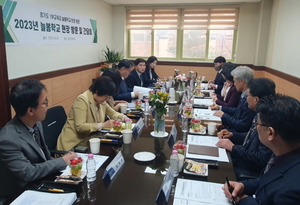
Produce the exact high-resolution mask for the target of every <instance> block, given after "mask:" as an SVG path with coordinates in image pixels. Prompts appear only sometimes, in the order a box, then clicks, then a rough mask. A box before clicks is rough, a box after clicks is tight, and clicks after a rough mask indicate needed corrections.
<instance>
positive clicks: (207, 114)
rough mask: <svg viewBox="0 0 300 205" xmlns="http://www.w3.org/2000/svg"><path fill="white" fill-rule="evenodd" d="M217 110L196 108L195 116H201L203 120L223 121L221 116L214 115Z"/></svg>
mask: <svg viewBox="0 0 300 205" xmlns="http://www.w3.org/2000/svg"><path fill="white" fill-rule="evenodd" d="M215 112H216V110H211V109H210V108H209V109H197V108H195V109H194V116H196V115H197V116H198V117H200V118H201V120H210V121H216V122H221V118H220V117H217V116H214V113H215Z"/></svg>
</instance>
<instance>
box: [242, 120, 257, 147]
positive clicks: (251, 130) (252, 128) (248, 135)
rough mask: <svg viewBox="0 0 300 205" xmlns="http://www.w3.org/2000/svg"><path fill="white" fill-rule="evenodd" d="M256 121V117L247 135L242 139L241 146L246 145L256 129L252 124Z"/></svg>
mask: <svg viewBox="0 0 300 205" xmlns="http://www.w3.org/2000/svg"><path fill="white" fill-rule="evenodd" d="M256 121H257V115H256V116H255V117H254V119H253V124H252V126H251V127H250V130H249V131H248V133H247V135H246V137H245V139H244V142H243V146H245V144H247V141H248V139H249V137H250V136H251V135H252V133H253V131H254V130H255V129H256V126H255V125H254V122H256Z"/></svg>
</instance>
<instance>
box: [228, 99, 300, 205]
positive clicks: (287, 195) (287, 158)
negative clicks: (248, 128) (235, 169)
mask: <svg viewBox="0 0 300 205" xmlns="http://www.w3.org/2000/svg"><path fill="white" fill-rule="evenodd" d="M257 113H258V118H257V122H256V123H255V124H256V126H257V132H258V135H259V139H260V141H261V142H262V143H263V144H264V145H266V146H267V147H269V148H270V149H271V150H272V151H273V153H274V155H275V157H273V158H271V159H270V161H269V162H268V165H267V166H266V169H265V171H264V174H263V175H262V176H260V178H258V179H249V180H245V181H241V182H233V181H230V182H229V183H230V187H232V189H233V191H232V194H231V193H230V192H229V188H228V186H227V185H226V184H225V186H224V187H223V190H224V193H225V195H226V197H228V198H229V199H232V197H234V198H235V200H236V201H237V202H238V204H239V205H243V204H251V205H253V204H289V205H296V204H297V205H298V204H299V202H300V194H299V193H300V186H299V184H300V180H299V170H300V136H299V133H300V126H299V122H300V102H299V101H298V100H296V99H294V98H292V97H288V96H283V95H280V94H277V95H273V96H272V95H270V96H268V97H263V98H261V99H260V100H259V101H258V103H257ZM254 194H255V198H254V197H252V195H254Z"/></svg>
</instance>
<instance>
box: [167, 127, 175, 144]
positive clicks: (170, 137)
mask: <svg viewBox="0 0 300 205" xmlns="http://www.w3.org/2000/svg"><path fill="white" fill-rule="evenodd" d="M176 138H177V128H176V126H175V124H173V126H172V129H171V132H170V134H169V138H168V145H169V147H170V148H172V147H173V145H174V143H175V141H176Z"/></svg>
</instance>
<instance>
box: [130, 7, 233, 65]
mask: <svg viewBox="0 0 300 205" xmlns="http://www.w3.org/2000/svg"><path fill="white" fill-rule="evenodd" d="M238 11H239V9H238V8H193V9H191V8H182V9H130V8H129V9H127V17H126V20H127V31H128V36H129V38H128V51H129V52H128V56H129V57H133V58H134V57H149V56H150V55H155V56H157V57H159V58H160V59H176V60H202V61H211V60H212V59H214V58H215V57H216V56H219V55H222V56H224V57H225V58H226V59H228V60H234V51H235V48H234V45H235V40H236V31H237V23H238Z"/></svg>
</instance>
